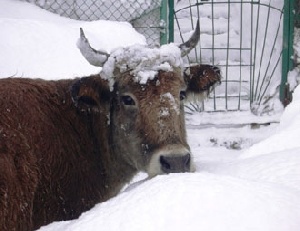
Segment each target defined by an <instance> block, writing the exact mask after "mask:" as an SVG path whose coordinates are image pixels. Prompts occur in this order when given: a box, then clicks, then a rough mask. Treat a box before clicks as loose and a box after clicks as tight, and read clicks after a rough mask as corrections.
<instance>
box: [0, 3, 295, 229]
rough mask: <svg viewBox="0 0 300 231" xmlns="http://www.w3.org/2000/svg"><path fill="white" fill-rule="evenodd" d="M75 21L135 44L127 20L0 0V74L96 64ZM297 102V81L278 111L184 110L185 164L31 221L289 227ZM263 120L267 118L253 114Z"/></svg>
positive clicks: (110, 39)
mask: <svg viewBox="0 0 300 231" xmlns="http://www.w3.org/2000/svg"><path fill="white" fill-rule="evenodd" d="M79 27H83V28H84V30H85V32H86V35H87V37H88V38H89V40H90V42H91V44H92V46H94V47H96V48H97V49H100V48H101V49H103V50H106V51H107V52H109V53H111V52H112V51H113V50H114V49H116V48H118V47H127V46H131V45H134V44H140V45H145V39H144V37H143V36H141V35H139V34H137V33H136V32H135V31H134V30H133V29H132V27H131V26H130V25H129V24H128V23H121V22H108V21H95V22H78V21H74V20H69V19H65V18H61V17H58V16H55V15H52V14H50V13H48V12H46V11H44V10H41V9H39V8H37V7H34V6H32V5H30V4H27V3H24V2H18V1H14V0H0V28H1V30H0V76H1V77H7V76H12V75H15V76H30V77H41V78H46V79H58V78H72V77H74V76H79V75H89V74H92V73H95V72H99V71H100V69H99V68H95V67H92V66H90V65H89V64H88V63H87V62H86V61H85V59H84V58H83V57H82V56H81V54H80V52H79V50H78V49H77V48H76V40H77V39H78V37H79ZM140 45H135V46H140ZM124 49H125V48H124ZM167 50H168V49H167ZM161 51H162V49H160V52H161ZM176 52H177V51H176ZM161 57H162V56H160V59H161ZM145 62H147V60H145ZM168 62H171V61H170V58H168ZM161 63H163V62H161ZM174 63H175V64H176V65H177V60H176V59H174ZM147 65H148V64H146V66H147ZM151 65H152V64H151ZM172 65H173V64H172ZM178 65H181V64H178ZM158 66H159V65H158ZM149 69H150V68H149ZM299 112H300V87H297V88H296V89H295V92H294V94H293V102H292V103H291V104H290V105H289V106H288V107H287V108H286V109H285V110H284V112H283V114H282V115H281V116H280V115H277V116H275V115H273V116H272V117H270V116H264V117H255V116H253V115H251V114H250V112H234V113H230V112H227V113H202V114H193V115H187V118H186V120H187V128H188V129H187V134H188V141H189V144H190V146H191V150H192V152H193V155H194V160H195V165H196V172H195V173H186V174H170V175H165V176H157V177H155V178H153V179H151V180H148V179H147V180H144V181H140V180H142V179H144V178H146V176H145V174H142V173H141V174H139V175H138V176H136V178H135V179H134V181H133V182H135V183H134V184H132V185H129V187H128V188H127V190H126V189H124V190H123V191H122V192H121V193H120V194H119V195H118V196H116V197H115V198H112V199H110V200H108V201H107V202H104V203H101V204H97V205H96V206H95V207H94V208H93V209H91V210H90V211H87V212H86V213H83V214H82V216H81V217H80V218H78V219H76V220H73V221H61V222H54V223H52V224H50V225H48V226H45V227H42V228H41V229H40V230H41V231H68V230H72V231H76V230H80V231H82V230H85V231H92V230H109V231H112V230H116V231H117V230H118V231H119V230H122V231H126V230H128V231H136V230H146V231H147V230H149V231H150V230H151V231H152V230H153V231H157V230H163V231H176V230H187V231H189V230H191V231H194V230H201V231H224V230H226V231H235V230H236V231H249V230H255V231H299V230H300V200H299V198H300V142H299V137H300V122H299V121H300V113H299ZM279 117H280V119H279ZM270 121H271V122H275V123H272V124H271V125H269V126H267V125H265V126H260V127H259V126H257V125H256V124H255V122H259V123H266V124H267V123H268V122H270ZM279 121H280V123H279V124H278V123H276V122H279ZM229 124H231V127H229Z"/></svg>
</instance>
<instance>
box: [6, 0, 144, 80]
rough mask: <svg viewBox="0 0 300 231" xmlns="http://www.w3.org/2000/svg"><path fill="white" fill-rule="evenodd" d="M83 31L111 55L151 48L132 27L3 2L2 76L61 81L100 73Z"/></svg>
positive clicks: (124, 23)
mask: <svg viewBox="0 0 300 231" xmlns="http://www.w3.org/2000/svg"><path fill="white" fill-rule="evenodd" d="M6 8H7V9H8V10H7V11H6V10H5V9H6ZM21 19H22V20H21ZM80 27H82V28H83V29H84V31H85V33H86V35H87V37H88V38H89V41H90V43H91V44H92V46H93V47H95V48H96V49H102V50H105V51H107V52H110V51H111V50H113V49H115V48H117V47H126V46H131V45H134V44H142V45H145V44H146V40H145V38H144V37H143V36H142V35H140V34H139V33H137V32H136V31H135V30H134V29H133V28H132V26H131V25H130V24H129V23H126V22H111V21H102V20H99V21H94V22H80V21H76V20H71V19H65V18H62V17H60V16H57V15H53V14H51V13H49V12H47V11H45V10H42V9H39V8H38V7H35V6H32V5H30V4H26V3H23V2H17V1H8V0H0V28H1V30H0V37H1V40H0V51H1V55H0V76H1V77H2V78H3V77H9V76H24V77H35V78H37V77H39V78H46V79H59V78H72V77H75V76H82V75H90V74H94V73H98V72H99V71H100V69H99V68H96V67H93V66H91V65H90V64H89V63H88V62H87V61H86V60H85V59H84V57H83V56H82V55H81V54H80V51H79V50H78V49H77V47H76V41H77V39H78V38H79V28H80Z"/></svg>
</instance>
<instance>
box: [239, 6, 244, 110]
mask: <svg viewBox="0 0 300 231" xmlns="http://www.w3.org/2000/svg"><path fill="white" fill-rule="evenodd" d="M240 5H241V7H240V11H241V18H240V78H239V99H238V110H241V91H242V89H241V88H242V48H243V3H242V2H241V3H240Z"/></svg>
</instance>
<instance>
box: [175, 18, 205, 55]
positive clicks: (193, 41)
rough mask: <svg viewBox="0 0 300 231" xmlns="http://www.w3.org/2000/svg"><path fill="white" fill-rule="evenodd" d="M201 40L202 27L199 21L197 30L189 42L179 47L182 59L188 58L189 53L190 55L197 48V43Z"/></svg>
mask: <svg viewBox="0 0 300 231" xmlns="http://www.w3.org/2000/svg"><path fill="white" fill-rule="evenodd" d="M199 38H200V25H199V19H198V21H197V25H196V29H195V31H194V33H193V35H192V36H191V37H190V39H189V40H188V41H186V42H185V43H182V44H180V45H179V48H180V50H181V57H183V56H186V55H187V54H188V53H190V51H191V50H192V49H193V48H195V47H196V45H197V43H198V42H199Z"/></svg>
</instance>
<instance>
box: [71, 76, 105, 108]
mask: <svg viewBox="0 0 300 231" xmlns="http://www.w3.org/2000/svg"><path fill="white" fill-rule="evenodd" d="M71 97H72V100H73V102H74V104H75V106H76V107H77V108H78V109H79V110H80V111H83V112H91V111H99V108H100V105H101V104H103V103H104V102H105V101H108V100H110V90H109V86H108V81H106V80H103V79H102V78H101V77H100V76H99V75H96V76H90V77H84V78H81V79H78V80H77V81H75V82H74V84H73V85H72V86H71Z"/></svg>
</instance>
